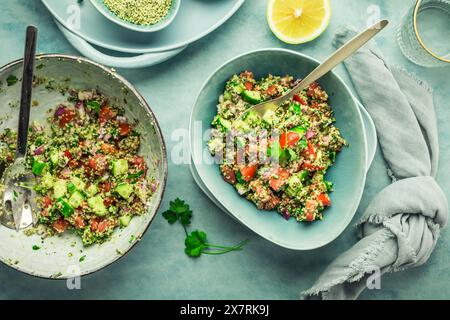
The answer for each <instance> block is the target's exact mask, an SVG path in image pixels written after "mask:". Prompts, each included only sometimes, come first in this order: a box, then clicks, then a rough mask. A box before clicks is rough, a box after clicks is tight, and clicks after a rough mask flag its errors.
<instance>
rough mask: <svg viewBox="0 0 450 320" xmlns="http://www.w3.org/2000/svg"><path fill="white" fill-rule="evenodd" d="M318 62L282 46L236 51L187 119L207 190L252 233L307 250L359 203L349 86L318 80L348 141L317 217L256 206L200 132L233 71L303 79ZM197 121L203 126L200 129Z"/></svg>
mask: <svg viewBox="0 0 450 320" xmlns="http://www.w3.org/2000/svg"><path fill="white" fill-rule="evenodd" d="M318 64H319V62H318V61H317V60H315V59H313V58H311V57H309V56H306V55H304V54H300V53H297V52H295V51H290V50H284V49H262V50H257V51H252V52H249V53H245V54H243V55H240V56H238V57H237V58H234V59H232V60H230V61H228V62H226V63H225V64H224V65H222V66H221V67H220V68H219V69H217V70H216V71H215V72H214V73H213V74H212V76H210V77H209V78H208V80H207V81H206V82H205V84H204V85H203V87H202V89H201V90H200V93H199V95H198V97H197V101H196V102H195V105H194V107H193V109H192V113H191V119H190V144H191V145H190V148H191V155H192V158H193V161H194V165H195V168H196V169H197V171H198V174H199V176H200V178H201V179H202V181H203V182H204V184H205V186H206V187H207V188H208V190H209V191H210V192H211V194H212V195H213V196H215V198H216V199H217V200H218V202H219V203H220V204H221V205H223V206H224V207H225V208H226V209H228V211H229V212H230V213H231V214H232V215H233V216H234V217H235V218H236V219H237V220H239V221H240V222H241V223H243V224H244V225H246V226H247V227H249V228H250V229H252V230H253V231H254V232H256V233H257V234H259V235H260V236H262V237H264V238H266V239H267V240H269V241H272V242H274V243H276V244H278V245H280V246H283V247H286V248H290V249H295V250H311V249H315V248H318V247H321V246H324V245H326V244H328V243H330V242H331V241H333V240H334V239H336V238H337V237H338V236H339V235H340V234H341V233H342V232H343V231H344V229H345V228H346V227H347V226H348V224H349V223H350V221H351V220H352V218H353V216H354V214H355V212H356V209H357V208H358V205H359V202H360V199H361V196H362V192H363V189H364V183H365V179H366V157H367V155H366V137H365V131H364V127H363V120H362V117H361V113H360V111H359V108H358V106H357V105H356V103H355V101H354V99H353V97H352V94H351V93H350V90H349V88H348V87H347V86H346V85H345V83H344V82H343V81H342V80H341V79H340V78H339V77H338V76H337V75H336V74H334V73H332V72H330V73H328V74H327V75H325V76H324V77H322V78H321V79H320V80H319V81H318V82H319V83H320V85H321V86H322V87H323V88H324V89H325V90H326V91H327V93H328V94H329V102H330V104H331V106H332V108H333V110H334V113H335V117H336V119H337V122H336V125H337V126H338V127H339V128H340V129H341V133H342V135H343V136H344V138H345V139H346V140H347V142H348V143H349V147H348V148H344V149H343V151H342V152H341V153H340V154H339V155H338V156H337V161H336V163H335V165H334V166H333V167H332V168H330V169H329V170H328V172H327V180H331V181H333V182H334V189H335V191H334V192H333V193H332V194H331V201H332V206H331V207H330V208H329V209H327V210H326V211H325V214H324V219H323V220H322V221H316V222H313V223H298V222H296V221H295V219H290V220H289V221H286V220H285V219H283V218H282V217H281V216H280V215H279V214H277V213H276V212H275V211H272V212H267V211H260V210H258V209H257V208H256V207H255V205H254V204H253V203H251V202H249V201H247V200H246V199H245V198H243V197H241V196H239V195H238V193H237V192H236V191H235V189H234V188H233V187H232V186H231V185H229V184H227V183H226V182H225V181H224V180H223V179H222V176H221V174H220V172H219V168H218V166H217V165H216V164H215V163H214V161H213V159H212V157H211V156H210V155H209V153H208V152H207V147H206V142H207V137H203V136H202V133H203V132H205V130H207V129H209V128H210V123H211V121H212V119H213V117H214V115H215V114H216V105H217V101H218V97H219V95H220V94H221V93H222V92H223V90H224V86H225V83H226V81H227V80H228V79H229V78H230V77H231V76H232V75H233V74H236V73H240V72H242V71H243V70H250V71H253V72H254V74H255V78H257V79H258V78H261V77H264V76H266V75H267V74H273V75H285V74H290V75H292V76H294V77H296V78H303V77H305V76H306V75H307V74H308V73H309V72H311V71H312V70H313V69H314V68H315V67H316V66H317V65H318ZM199 123H201V125H202V130H201V132H200V130H199Z"/></svg>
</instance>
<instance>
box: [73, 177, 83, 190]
mask: <svg viewBox="0 0 450 320" xmlns="http://www.w3.org/2000/svg"><path fill="white" fill-rule="evenodd" d="M70 182H72V183H73V184H74V185H75V188H77V190H80V191H84V189H85V188H86V183H84V182H83V180H81V179H80V178H78V177H72V178H71V179H70Z"/></svg>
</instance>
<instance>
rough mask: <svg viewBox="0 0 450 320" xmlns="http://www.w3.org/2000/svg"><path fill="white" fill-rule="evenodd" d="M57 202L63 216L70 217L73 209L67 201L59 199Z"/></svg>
mask: <svg viewBox="0 0 450 320" xmlns="http://www.w3.org/2000/svg"><path fill="white" fill-rule="evenodd" d="M58 203H59V210H60V212H61V214H62V215H63V216H64V217H65V218H68V217H70V216H71V215H72V214H73V212H74V211H75V210H74V209H73V207H72V206H71V205H70V204H69V203H67V202H66V200H64V199H59V200H58Z"/></svg>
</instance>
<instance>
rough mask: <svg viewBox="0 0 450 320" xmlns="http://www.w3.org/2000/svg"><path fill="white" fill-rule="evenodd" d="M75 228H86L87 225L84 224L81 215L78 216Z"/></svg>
mask: <svg viewBox="0 0 450 320" xmlns="http://www.w3.org/2000/svg"><path fill="white" fill-rule="evenodd" d="M75 227H76V228H77V229H83V228H84V227H86V223H85V222H84V220H83V218H82V217H81V215H78V216H77V217H76V218H75Z"/></svg>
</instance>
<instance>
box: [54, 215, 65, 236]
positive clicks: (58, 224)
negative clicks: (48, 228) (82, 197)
mask: <svg viewBox="0 0 450 320" xmlns="http://www.w3.org/2000/svg"><path fill="white" fill-rule="evenodd" d="M68 226H69V223H68V222H67V221H66V220H64V219H62V218H61V219H59V220H56V221H55V222H53V224H52V227H53V229H55V230H56V231H57V232H58V233H63V232H64V231H66V229H67V227H68Z"/></svg>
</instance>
